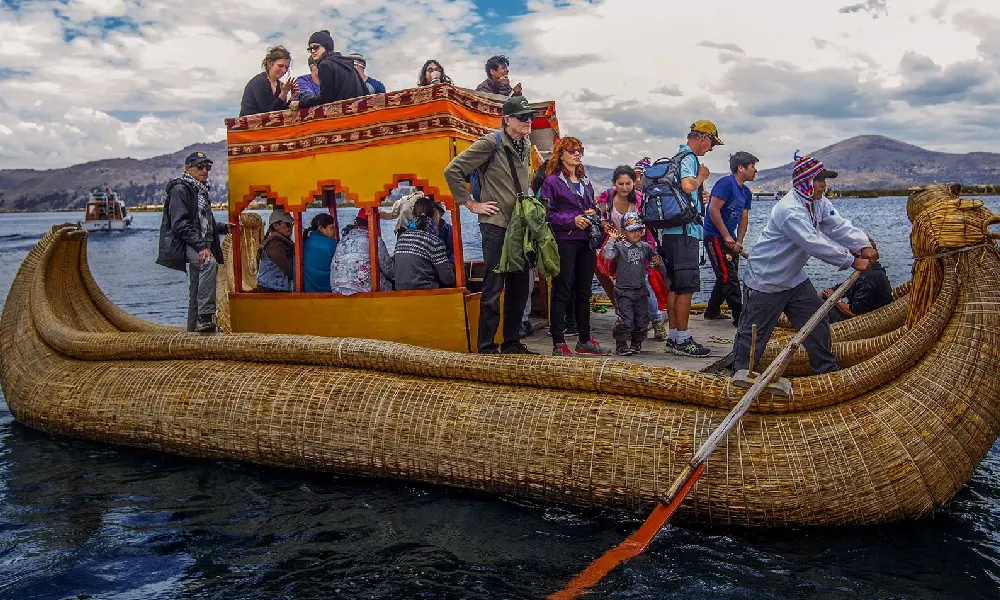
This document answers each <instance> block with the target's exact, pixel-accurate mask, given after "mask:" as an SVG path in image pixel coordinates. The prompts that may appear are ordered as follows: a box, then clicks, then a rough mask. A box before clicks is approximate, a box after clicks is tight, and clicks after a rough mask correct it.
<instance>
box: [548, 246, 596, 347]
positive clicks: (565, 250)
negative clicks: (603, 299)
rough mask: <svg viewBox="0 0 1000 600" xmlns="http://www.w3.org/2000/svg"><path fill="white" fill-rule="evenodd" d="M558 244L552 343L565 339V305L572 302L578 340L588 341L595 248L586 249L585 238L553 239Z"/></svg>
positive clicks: (587, 247)
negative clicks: (570, 239)
mask: <svg viewBox="0 0 1000 600" xmlns="http://www.w3.org/2000/svg"><path fill="white" fill-rule="evenodd" d="M556 244H557V245H558V246H559V274H558V275H556V276H555V277H554V278H553V279H552V314H551V315H550V317H551V320H552V326H551V327H550V328H549V332H550V333H551V334H552V343H553V344H565V343H566V334H565V332H566V307H567V306H568V305H570V304H573V307H574V309H575V310H576V330H577V332H578V333H579V335H580V341H581V342H583V343H587V342H589V341H590V295H591V289H590V288H591V285H592V284H593V281H594V269H595V268H597V252H596V251H594V250H591V249H590V243H589V242H588V241H587V240H572V241H562V240H559V241H557V242H556Z"/></svg>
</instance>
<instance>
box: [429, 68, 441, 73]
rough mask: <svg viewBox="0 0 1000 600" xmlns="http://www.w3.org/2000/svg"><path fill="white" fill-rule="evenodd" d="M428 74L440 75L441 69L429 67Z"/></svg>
mask: <svg viewBox="0 0 1000 600" xmlns="http://www.w3.org/2000/svg"><path fill="white" fill-rule="evenodd" d="M427 72H428V73H434V72H437V73H440V72H441V67H427Z"/></svg>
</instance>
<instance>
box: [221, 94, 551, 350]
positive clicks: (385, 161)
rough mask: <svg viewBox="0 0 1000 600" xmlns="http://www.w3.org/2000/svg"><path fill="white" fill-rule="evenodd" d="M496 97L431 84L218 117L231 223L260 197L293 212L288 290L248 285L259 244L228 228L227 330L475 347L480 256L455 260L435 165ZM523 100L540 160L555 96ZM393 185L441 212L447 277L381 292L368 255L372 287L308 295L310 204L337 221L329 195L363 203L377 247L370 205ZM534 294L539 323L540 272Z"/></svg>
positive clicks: (457, 221) (471, 132)
mask: <svg viewBox="0 0 1000 600" xmlns="http://www.w3.org/2000/svg"><path fill="white" fill-rule="evenodd" d="M502 106H503V104H502V99H494V98H492V97H487V96H482V95H479V94H476V93H473V92H471V91H469V90H465V89H462V88H457V87H454V86H451V85H446V84H438V85H432V86H427V87H422V88H416V89H410V90H403V91H400V92H394V93H388V94H377V95H372V96H364V97H361V98H356V99H352V100H347V101H343V102H338V103H333V104H327V105H323V106H318V107H314V108H310V109H305V110H301V111H291V110H290V111H283V112H273V113H264V114H258V115H251V116H246V117H236V118H231V119H227V120H226V129H227V142H228V159H229V221H230V222H231V223H237V224H238V223H239V222H240V220H241V219H240V215H241V214H242V213H243V212H244V211H245V210H247V208H248V206H249V205H250V204H251V203H252V202H254V201H256V200H258V199H261V198H266V200H267V202H268V204H269V205H271V206H280V207H282V208H284V209H285V210H286V211H288V212H289V213H290V214H291V215H292V217H293V219H294V228H293V229H294V241H295V263H294V266H295V272H296V278H295V279H296V288H297V289H296V291H295V292H292V293H257V292H255V291H254V290H252V289H247V286H246V285H245V282H244V277H243V270H244V269H247V268H252V267H251V265H255V264H256V253H253V255H252V256H247V254H250V253H249V252H248V251H247V250H248V249H247V248H246V244H244V243H241V233H242V232H241V231H240V227H239V226H238V225H237V226H236V227H234V229H233V231H232V236H231V237H232V245H231V247H232V253H233V260H232V267H231V268H232V269H233V272H232V276H233V280H234V281H235V289H234V290H233V291H231V292H230V293H229V298H228V303H229V318H230V327H231V329H232V331H234V332H260V333H293V334H309V335H320V336H331V337H334V336H335V337H358V338H369V339H377V340H386V341H395V342H403V343H407V344H413V345H416V346H423V347H427V348H434V349H440V350H450V351H455V352H474V351H475V349H476V339H477V335H478V326H479V303H480V298H481V295H482V294H481V292H480V290H481V282H482V271H483V265H482V262H481V261H466V260H465V258H464V253H463V246H462V238H463V236H462V220H461V215H460V213H459V212H458V211H457V210H456V206H455V201H454V198H452V196H451V194H450V193H449V189H448V185H447V182H446V181H445V179H444V169H445V167H446V166H447V165H448V163H449V162H451V160H452V159H453V158H454V157H455V156H457V155H458V154H459V153H460V152H462V151H464V150H465V149H466V148H468V147H469V146H470V145H471V144H472V143H473V142H474V141H476V140H477V139H479V138H480V137H481V136H483V135H484V134H486V133H488V132H489V131H491V130H496V129H498V128H499V127H500V121H501V112H502V111H501V109H502ZM531 106H532V108H533V109H534V110H535V118H534V121H533V123H532V125H533V127H532V129H533V131H532V134H531V142H532V146H533V151H532V157H533V160H532V162H533V166H535V167H537V166H540V164H541V160H542V154H543V153H545V154H547V153H549V152H550V151H551V149H552V148H553V147H554V145H555V141H556V139H557V138H558V135H559V126H558V121H557V119H556V113H555V103H553V102H541V103H534V104H532V105H531ZM402 183H406V184H409V185H410V186H412V187H415V188H418V189H420V190H421V191H422V192H423V193H424V194H425V195H427V196H429V197H430V198H431V199H432V200H434V201H436V202H441V203H443V204H444V205H445V207H446V208H447V209H448V211H449V212H450V215H451V223H452V232H453V236H454V238H453V243H454V255H455V256H454V260H455V265H454V266H455V275H456V285H455V287H453V288H445V289H436V290H407V291H389V290H381V289H379V285H378V281H379V276H378V261H377V260H372V261H371V269H372V277H371V280H372V291H371V292H368V293H359V294H354V295H350V296H344V295H341V294H331V293H305V292H304V291H303V287H302V286H303V279H304V278H303V255H302V248H303V243H302V241H303V237H302V231H303V214H304V212H305V211H306V209H307V207H309V206H310V205H312V206H315V205H316V203H317V202H318V203H320V204H322V205H325V206H326V207H327V208H328V210H329V212H330V214H331V215H333V217H334V219H337V198H338V196H342V197H343V198H344V200H345V201H346V202H348V203H350V205H353V206H354V207H357V208H359V209H363V210H364V211H365V212H366V213H367V215H368V227H369V233H370V234H371V235H369V241H370V250H371V251H370V256H372V257H375V256H377V255H378V251H377V248H378V246H377V244H378V236H381V235H382V233H381V227H380V223H379V210H378V208H379V206H380V205H381V204H382V203H383V201H385V200H386V198H387V197H388V196H389V195H390V193H391V192H392V190H393V189H395V188H396V187H397V186H399V185H400V184H402ZM337 225H338V227H337V229H338V230H339V228H340V223H339V222H338V224H337ZM501 301H502V298H501ZM532 302H533V317H534V318H535V319H538V320H542V321H547V318H548V297H547V286H546V283H545V281H544V280H540V281H539V282H538V283H537V284H536V285H535V294H534V295H533V300H532ZM425 315H432V316H433V318H425V317H424V316H425ZM501 330H502V327H501V328H498V335H499V332H500V331H501ZM498 341H499V340H498Z"/></svg>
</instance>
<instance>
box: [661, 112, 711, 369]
mask: <svg viewBox="0 0 1000 600" xmlns="http://www.w3.org/2000/svg"><path fill="white" fill-rule="evenodd" d="M721 145H722V140H721V139H719V130H718V129H716V127H715V124H714V123H712V122H711V121H696V122H695V123H694V124H693V125H691V131H690V132H688V136H687V143H686V144H681V146H680V149H679V150H678V154H680V155H683V156H682V158H681V159H680V161H681V163H680V164H681V172H680V177H681V189H682V190H683V191H684V193H686V194H691V199H692V201H693V202H694V203H695V206H699V207H700V206H702V196H701V189H702V186H703V185H705V180H706V179H708V176H709V171H708V167H706V166H705V165H703V164H700V163H699V162H698V157H699V156H705V155H706V154H708V153H709V152H711V151H712V148H714V147H715V146H721ZM701 239H702V226H701V224H700V223H699V222H697V221H695V222H694V223H688V224H687V225H679V226H677V227H668V228H666V229H664V230H663V237H662V240H661V242H660V248H659V250H660V255H661V256H662V257H663V263H664V264H665V265H666V268H667V274H668V276H669V278H670V294H669V296H668V297H667V311H668V312H667V321H668V322H669V324H670V330H669V332H668V334H667V345H666V348H664V350H665V351H666V352H671V353H673V354H679V355H681V356H699V357H701V356H709V355H710V354H712V351H711V350H709V349H708V348H706V347H704V346H702V345H701V344H699V343H698V342H696V341H694V337H692V336H691V334H690V333H688V319H689V318H690V317H691V297H692V296H693V295H694V293H695V292H697V291H699V290H700V289H701V275H700V273H699V269H700V266H701V265H700V257H699V254H700V251H699V249H700V248H701Z"/></svg>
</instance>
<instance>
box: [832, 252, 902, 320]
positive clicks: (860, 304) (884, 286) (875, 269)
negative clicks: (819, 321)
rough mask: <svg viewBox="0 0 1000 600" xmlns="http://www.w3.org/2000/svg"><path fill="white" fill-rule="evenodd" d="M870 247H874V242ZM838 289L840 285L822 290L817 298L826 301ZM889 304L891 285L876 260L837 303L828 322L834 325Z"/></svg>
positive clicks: (887, 276) (880, 264) (883, 268)
mask: <svg viewBox="0 0 1000 600" xmlns="http://www.w3.org/2000/svg"><path fill="white" fill-rule="evenodd" d="M872 247H873V248H874V247H875V244H874V242H873V243H872ZM838 287H840V285H836V286H834V287H832V288H828V289H825V290H823V291H822V292H820V294H819V297H820V298H822V299H824V300H826V299H827V298H829V297H830V294H832V293H833V290H835V289H837V288H838ZM891 303H892V283H891V282H890V281H889V275H888V273H886V272H885V267H883V266H882V263H880V262H879V261H877V260H876V261H873V262H872V264H871V268H870V269H868V271H867V272H866V273H865V274H864V275H862V276H861V278H860V279H858V280H857V281H856V282H854V285H853V286H851V289H850V290H848V292H847V296H846V298H845V299H842V300H841V301H840V302H838V303H837V306H836V307H835V308H834V309H833V310H831V311H830V322H831V323H836V322H837V321H843V320H845V319H850V318H851V317H856V316H858V315H863V314H865V313H869V312H871V311H873V310H875V309H876V308H882V307H883V306H885V305H887V304H891Z"/></svg>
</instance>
